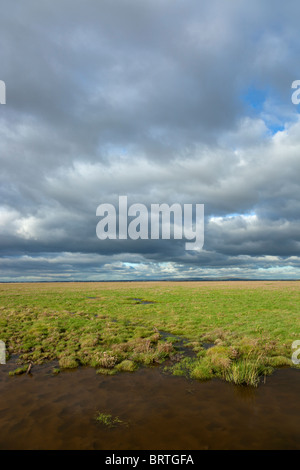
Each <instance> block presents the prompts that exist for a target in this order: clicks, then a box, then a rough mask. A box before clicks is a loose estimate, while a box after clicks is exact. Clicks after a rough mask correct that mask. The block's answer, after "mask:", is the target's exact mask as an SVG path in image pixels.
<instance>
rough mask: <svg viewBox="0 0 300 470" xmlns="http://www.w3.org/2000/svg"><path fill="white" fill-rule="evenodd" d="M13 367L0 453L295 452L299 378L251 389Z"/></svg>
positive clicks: (154, 373) (285, 374)
mask: <svg viewBox="0 0 300 470" xmlns="http://www.w3.org/2000/svg"><path fill="white" fill-rule="evenodd" d="M13 362H14V358H13V359H12V360H11V363H8V364H7V365H5V366H0V391H1V400H0V449H103V450H120V449H125V450H193V449H204V450H205V449H300V425H299V415H300V403H299V396H300V371H299V370H295V369H283V370H279V371H276V372H275V373H274V374H273V375H272V376H271V377H267V378H265V379H261V383H260V384H259V386H258V387H257V388H255V387H246V386H241V385H233V384H231V383H227V382H224V381H222V380H220V379H212V380H210V381H207V382H199V381H196V380H191V379H186V378H184V377H174V376H172V375H170V374H166V373H165V372H164V371H163V370H162V368H161V367H160V366H157V367H152V368H149V367H148V368H145V367H143V368H141V369H139V370H137V371H136V372H134V373H129V372H123V373H120V374H118V375H114V376H103V375H99V374H96V372H95V370H94V369H93V368H90V367H79V368H78V369H76V370H70V371H64V372H62V373H60V374H59V375H56V376H55V375H53V374H52V369H53V367H54V366H55V364H48V365H41V366H34V367H33V368H32V371H31V374H29V375H21V376H14V377H10V376H8V373H7V372H8V370H12V369H13V367H14V364H13ZM99 415H100V416H104V417H110V419H109V420H107V419H106V420H105V421H104V422H102V421H103V420H102V421H100V422H99V421H97V420H96V417H98V416H99Z"/></svg>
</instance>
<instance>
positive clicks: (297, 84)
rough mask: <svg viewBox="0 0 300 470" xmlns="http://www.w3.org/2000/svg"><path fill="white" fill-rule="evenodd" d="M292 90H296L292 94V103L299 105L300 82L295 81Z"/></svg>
mask: <svg viewBox="0 0 300 470" xmlns="http://www.w3.org/2000/svg"><path fill="white" fill-rule="evenodd" d="M292 88H293V89H295V90H296V91H294V93H293V94H292V103H293V104H296V105H297V104H299V103H300V80H294V81H293V83H292Z"/></svg>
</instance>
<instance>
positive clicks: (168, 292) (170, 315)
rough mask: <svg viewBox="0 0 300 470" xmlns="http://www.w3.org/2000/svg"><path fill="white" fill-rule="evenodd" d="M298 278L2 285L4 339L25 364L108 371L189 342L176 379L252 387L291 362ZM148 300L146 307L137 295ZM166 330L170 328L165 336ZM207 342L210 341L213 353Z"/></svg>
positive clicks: (299, 330) (150, 360)
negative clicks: (191, 352) (215, 379)
mask: <svg viewBox="0 0 300 470" xmlns="http://www.w3.org/2000/svg"><path fill="white" fill-rule="evenodd" d="M299 287H300V282H298V281H294V282H270V281H269V282H252V283H251V282H245V283H241V282H227V283H225V282H223V283H222V282H207V283H169V282H165V283H164V282H161V283H159V282H156V283H155V282H153V283H53V284H0V340H2V341H4V342H5V344H6V349H7V352H8V354H10V355H11V354H18V355H19V361H20V364H21V365H22V364H27V363H28V362H29V361H31V362H32V363H33V364H42V363H44V362H47V361H53V360H56V361H58V362H59V367H60V369H68V368H76V367H78V366H79V365H87V366H92V367H95V368H96V369H97V371H98V372H99V373H103V374H107V375H112V374H115V373H117V372H120V371H130V372H132V371H134V370H135V369H136V368H137V367H138V366H140V365H153V364H161V363H163V362H164V361H165V360H167V359H169V358H172V357H174V355H175V354H176V348H177V342H178V341H177V340H175V339H174V336H172V335H176V336H181V337H184V338H186V339H187V340H188V344H189V345H190V348H191V349H193V350H194V353H195V357H194V358H192V359H191V358H188V359H186V358H182V361H181V362H176V363H175V364H174V365H173V367H171V369H170V370H171V372H172V373H174V374H177V375H188V376H190V377H193V378H195V379H200V380H206V379H209V378H212V377H221V378H222V379H224V380H229V381H232V382H235V383H246V384H251V385H255V384H257V381H258V379H257V378H259V377H260V376H261V375H264V373H265V371H268V372H269V371H270V370H271V368H276V367H282V366H293V367H295V366H294V365H293V364H292V363H291V354H292V350H291V345H292V343H293V341H294V340H297V339H300V320H299V318H300V316H299V310H300V309H299V305H300V289H299ZM137 298H138V299H147V301H148V302H153V303H151V304H142V303H141V302H137V301H136V300H134V299H137ZM160 332H164V333H163V334H160ZM204 343H213V344H214V347H213V348H211V349H208V350H205V349H204V348H203V344H204Z"/></svg>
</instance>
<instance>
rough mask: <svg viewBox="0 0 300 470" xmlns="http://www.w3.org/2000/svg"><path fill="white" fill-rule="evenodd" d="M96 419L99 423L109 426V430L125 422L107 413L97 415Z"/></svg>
mask: <svg viewBox="0 0 300 470" xmlns="http://www.w3.org/2000/svg"><path fill="white" fill-rule="evenodd" d="M95 419H96V421H97V422H98V423H100V424H103V425H104V426H107V427H108V428H113V427H115V426H117V425H118V424H123V421H122V420H120V419H119V418H118V416H116V417H113V416H112V415H111V414H107V413H100V412H99V413H97V415H96V416H95Z"/></svg>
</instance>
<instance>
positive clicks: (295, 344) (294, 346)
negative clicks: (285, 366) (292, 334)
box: [292, 340, 300, 365]
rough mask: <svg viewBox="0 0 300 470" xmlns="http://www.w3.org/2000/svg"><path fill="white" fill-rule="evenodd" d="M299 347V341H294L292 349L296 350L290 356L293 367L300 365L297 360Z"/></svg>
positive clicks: (299, 353) (299, 352)
mask: <svg viewBox="0 0 300 470" xmlns="http://www.w3.org/2000/svg"><path fill="white" fill-rule="evenodd" d="M299 346H300V341H299V340H296V341H294V342H293V344H292V349H296V348H298V349H296V351H294V352H293V354H292V363H293V364H295V365H298V364H300V359H299V358H298V356H300V347H299Z"/></svg>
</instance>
